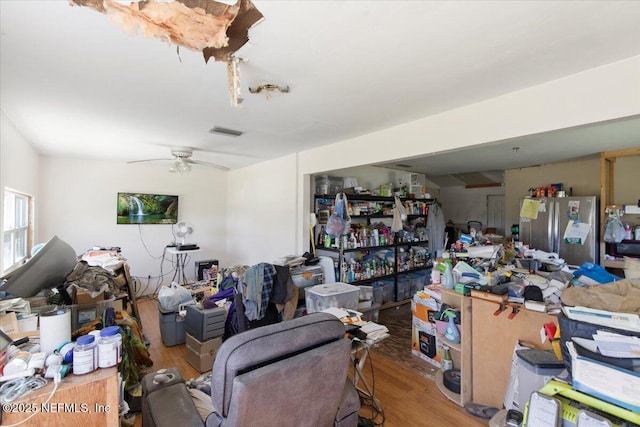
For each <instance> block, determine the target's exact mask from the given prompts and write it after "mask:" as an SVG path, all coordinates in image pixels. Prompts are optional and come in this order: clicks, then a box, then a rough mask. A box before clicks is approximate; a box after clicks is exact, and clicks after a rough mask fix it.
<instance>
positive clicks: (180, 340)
mask: <svg viewBox="0 0 640 427" xmlns="http://www.w3.org/2000/svg"><path fill="white" fill-rule="evenodd" d="M158 318H159V320H160V337H161V338H162V342H163V343H164V345H166V346H167V347H171V346H174V345H179V344H184V343H185V332H184V317H182V316H180V315H179V314H178V313H177V312H174V313H163V312H162V311H158Z"/></svg>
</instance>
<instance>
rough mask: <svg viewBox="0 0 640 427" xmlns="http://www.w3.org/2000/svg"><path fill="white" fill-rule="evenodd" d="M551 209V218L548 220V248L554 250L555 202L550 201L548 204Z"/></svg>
mask: <svg viewBox="0 0 640 427" xmlns="http://www.w3.org/2000/svg"><path fill="white" fill-rule="evenodd" d="M547 209H549V220H548V221H547V248H548V249H547V250H548V251H550V252H553V250H554V247H555V244H554V239H553V236H554V232H553V230H554V223H555V209H554V204H553V203H549V204H548V206H547Z"/></svg>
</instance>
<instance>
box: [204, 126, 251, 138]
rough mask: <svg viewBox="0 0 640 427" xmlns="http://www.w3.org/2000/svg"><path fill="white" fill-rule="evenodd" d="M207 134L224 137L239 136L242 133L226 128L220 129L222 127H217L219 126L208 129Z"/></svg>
mask: <svg viewBox="0 0 640 427" xmlns="http://www.w3.org/2000/svg"><path fill="white" fill-rule="evenodd" d="M209 133H213V134H219V135H226V136H240V135H242V134H243V133H244V132H241V131H239V130H235V129H227V128H222V127H219V126H214V127H212V128H211V129H209Z"/></svg>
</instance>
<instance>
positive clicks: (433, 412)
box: [134, 299, 489, 427]
mask: <svg viewBox="0 0 640 427" xmlns="http://www.w3.org/2000/svg"><path fill="white" fill-rule="evenodd" d="M138 306H139V309H140V316H141V317H142V328H143V332H144V335H145V336H146V338H147V339H148V340H149V342H150V343H151V344H150V346H149V352H150V353H151V359H152V360H153V362H154V366H153V370H157V369H160V368H168V367H176V368H178V370H180V372H181V373H182V375H183V376H184V377H185V379H190V378H195V377H198V376H199V375H200V373H199V372H198V371H197V370H195V369H194V368H193V367H192V366H191V365H190V364H189V363H187V360H186V350H185V346H184V344H183V345H177V346H172V347H166V346H165V345H164V344H163V343H162V339H161V337H160V328H159V323H158V322H159V321H158V308H157V302H156V301H155V300H151V299H141V300H139V301H138ZM369 361H371V362H372V363H373V374H372V372H371V371H372V370H371V365H370V364H369ZM363 371H364V374H365V378H366V379H367V381H368V382H369V384H372V385H374V386H375V396H376V398H377V399H378V401H379V402H380V405H381V407H382V409H383V412H384V426H386V427H409V426H416V427H418V426H420V427H422V426H425V427H427V426H437V427H459V426H487V425H489V423H488V421H486V420H482V419H479V418H476V417H473V416H471V415H469V414H467V412H466V411H465V410H464V408H461V407H459V406H458V405H456V404H454V403H453V402H451V401H450V400H448V399H447V398H446V397H444V396H443V395H442V393H440V391H439V390H438V388H437V387H436V385H435V383H434V382H433V381H431V380H429V379H428V378H425V377H423V376H420V375H416V374H414V373H413V372H411V371H409V370H407V369H406V368H403V367H402V366H400V365H398V364H396V363H394V362H393V361H391V360H388V359H386V358H385V357H383V356H381V355H379V354H371V355H370V357H369V358H367V363H366V364H365V367H364V370H363ZM360 414H361V416H364V417H367V418H372V417H373V415H374V414H373V413H372V411H371V410H370V409H368V408H365V407H363V408H362V409H361V411H360ZM376 421H378V422H380V421H381V417H378V418H377V419H376ZM378 425H381V424H378ZM134 426H135V427H139V426H142V419H141V416H140V415H138V416H136V419H135V423H134Z"/></svg>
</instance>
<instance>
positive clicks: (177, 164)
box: [127, 147, 229, 174]
mask: <svg viewBox="0 0 640 427" xmlns="http://www.w3.org/2000/svg"><path fill="white" fill-rule="evenodd" d="M171 155H172V156H173V158H172V159H145V160H132V161H129V162H127V163H142V162H156V161H170V162H171V165H170V166H169V172H177V173H180V174H182V173H185V172H190V171H191V165H202V166H208V167H212V168H217V169H221V170H224V171H228V170H229V168H227V167H225V166H220V165H216V164H215V163H210V162H204V161H202V160H191V156H192V155H193V148H191V147H171Z"/></svg>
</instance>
